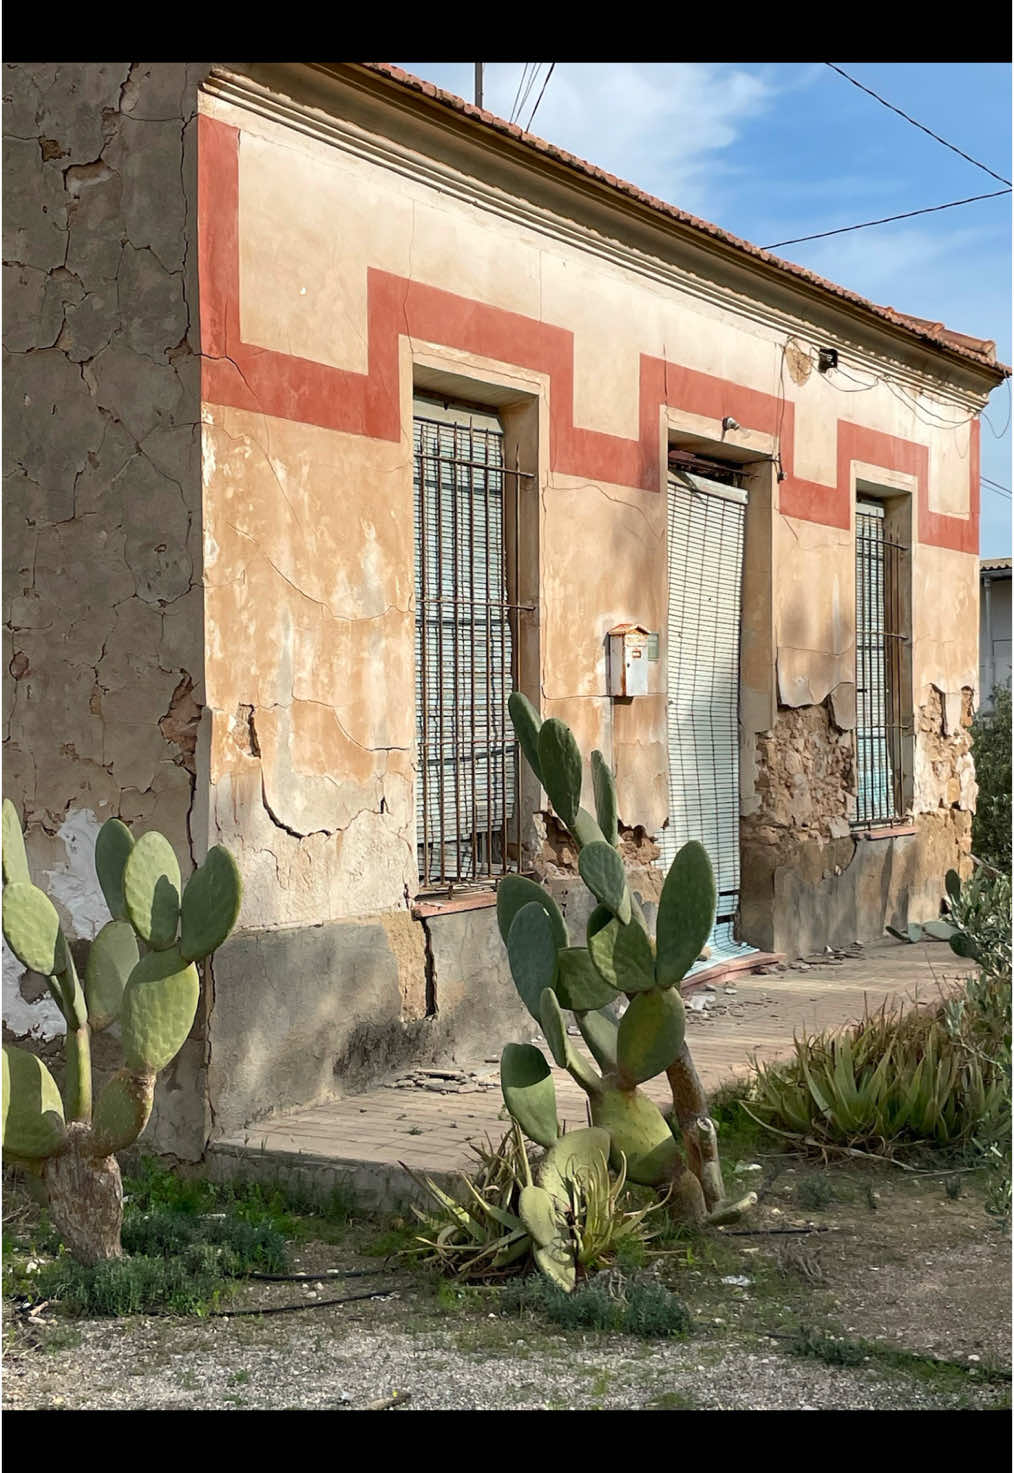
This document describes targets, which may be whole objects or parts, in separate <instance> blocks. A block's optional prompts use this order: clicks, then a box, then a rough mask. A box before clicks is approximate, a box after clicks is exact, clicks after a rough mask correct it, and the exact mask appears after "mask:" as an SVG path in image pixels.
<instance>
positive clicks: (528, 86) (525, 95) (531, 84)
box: [511, 61, 542, 123]
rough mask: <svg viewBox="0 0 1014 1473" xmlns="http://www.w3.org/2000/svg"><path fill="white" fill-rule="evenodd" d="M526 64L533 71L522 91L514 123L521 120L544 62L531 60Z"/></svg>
mask: <svg viewBox="0 0 1014 1473" xmlns="http://www.w3.org/2000/svg"><path fill="white" fill-rule="evenodd" d="M525 65H526V67H531V69H532V70H531V73H530V74H529V77H528V81H527V82H526V83H525V84H524V91H523V92H521V97H520V101H519V102H518V105H517V108H516V109H515V112H514V116H513V118H511V122H512V123H517V122H520V119H521V114H522V113H523V112H524V110H525V106H526V104H527V102H528V96H529V93H530V92H531V90H532V88H533V87H534V86H535V79H536V77H537V76H538V75H539V68H540V67H541V66H542V62H541V61H529V62H526V63H525ZM522 80H524V79H522ZM519 91H520V88H519Z"/></svg>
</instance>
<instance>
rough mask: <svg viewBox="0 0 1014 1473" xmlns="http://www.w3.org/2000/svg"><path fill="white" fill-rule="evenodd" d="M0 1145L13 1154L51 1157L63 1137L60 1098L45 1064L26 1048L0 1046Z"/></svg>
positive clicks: (31, 1158) (32, 1157)
mask: <svg viewBox="0 0 1014 1473" xmlns="http://www.w3.org/2000/svg"><path fill="white" fill-rule="evenodd" d="M2 1094H3V1147H4V1150H5V1151H7V1152H9V1153H10V1154H11V1155H14V1156H23V1157H25V1158H26V1160H37V1159H39V1158H41V1157H44V1156H52V1155H53V1153H54V1152H55V1151H56V1150H57V1149H58V1148H59V1147H60V1146H61V1145H62V1143H63V1141H64V1138H65V1136H66V1133H67V1132H66V1129H65V1126H64V1119H63V1101H62V1100H61V1099H60V1091H59V1090H58V1089H57V1087H56V1080H55V1079H54V1078H53V1076H52V1074H50V1072H49V1070H48V1069H47V1068H46V1066H45V1064H44V1063H43V1062H42V1060H41V1059H40V1058H37V1057H36V1055H35V1054H30V1053H29V1052H28V1050H27V1049H22V1048H15V1047H14V1046H13V1045H12V1044H7V1043H5V1044H4V1046H3V1091H2Z"/></svg>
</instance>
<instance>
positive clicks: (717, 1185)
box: [497, 691, 756, 1262]
mask: <svg viewBox="0 0 1014 1473" xmlns="http://www.w3.org/2000/svg"><path fill="white" fill-rule="evenodd" d="M509 704H510V713H511V718H512V720H513V722H514V727H515V730H516V731H517V734H518V739H519V741H520V744H521V749H522V751H523V752H524V754H525V757H526V759H527V761H528V764H529V766H530V767H531V769H532V771H533V773H534V774H535V776H536V778H537V779H538V781H539V783H540V784H541V786H542V787H543V788H544V789H545V790H546V792H547V793H548V795H549V798H550V801H551V802H552V805H553V808H554V810H555V812H556V814H557V816H558V817H559V819H560V821H561V822H562V823H563V824H564V825H565V826H566V828H567V829H568V830H569V832H570V834H571V836H572V838H573V841H574V843H575V846H576V848H577V850H578V869H579V872H580V875H581V878H582V880H583V881H584V883H585V885H586V886H587V887H588V889H589V890H590V891H591V892H592V894H593V895H594V896H595V899H596V900H597V902H598V904H597V905H596V907H595V909H594V910H593V912H592V914H591V917H590V919H589V921H588V925H587V929H586V932H585V935H584V937H583V938H572V937H571V936H570V934H569V932H568V928H567V924H566V922H565V920H564V917H563V915H562V913H561V911H560V909H559V907H558V906H557V905H556V903H555V901H554V900H553V898H552V896H551V895H550V894H549V893H548V892H547V891H546V890H545V889H544V888H543V887H542V886H541V885H539V884H537V883H536V882H535V881H534V880H530V879H527V878H525V877H524V876H521V875H508V876H506V877H505V878H504V879H503V880H502V881H501V882H500V886H499V889H498V891H497V922H498V925H499V928H500V934H501V936H502V938H503V941H504V944H505V946H506V948H507V956H508V959H509V962H510V968H511V975H512V977H513V979H514V984H515V986H516V987H517V990H518V993H519V995H520V997H521V1000H522V1002H524V1004H525V1006H526V1007H527V1008H528V1011H529V1012H530V1013H531V1015H532V1017H533V1018H534V1019H535V1020H536V1022H537V1023H538V1024H539V1026H540V1028H541V1030H542V1033H543V1036H544V1037H545V1039H546V1042H547V1044H548V1047H549V1051H550V1054H551V1055H552V1058H553V1061H554V1063H556V1064H557V1066H558V1067H560V1068H563V1069H566V1070H567V1071H568V1073H569V1074H570V1075H571V1077H572V1078H573V1079H574V1080H575V1081H576V1082H577V1083H578V1084H579V1085H580V1086H581V1088H582V1089H583V1090H584V1091H585V1093H586V1094H587V1096H588V1105H589V1114H590V1117H591V1122H592V1123H591V1127H590V1128H589V1130H588V1131H585V1132H574V1133H573V1135H570V1136H562V1135H561V1133H560V1126H559V1121H558V1118H557V1108H556V1087H555V1084H554V1082H553V1075H552V1071H551V1068H550V1065H549V1063H548V1062H547V1060H546V1058H545V1056H544V1055H543V1054H542V1052H541V1050H539V1049H538V1048H535V1047H534V1046H533V1045H531V1044H517V1043H509V1044H508V1045H507V1046H506V1048H505V1049H504V1051H503V1055H502V1058H501V1061H500V1080H501V1087H502V1089H503V1096H504V1101H505V1103H506V1105H507V1109H508V1111H509V1112H510V1114H511V1116H512V1118H513V1119H514V1120H515V1121H516V1122H517V1124H518V1125H519V1126H520V1127H521V1129H522V1130H523V1131H524V1133H525V1134H526V1135H527V1136H528V1137H529V1138H530V1139H531V1140H533V1141H535V1142H536V1143H537V1144H538V1145H540V1146H542V1147H544V1148H545V1150H546V1151H547V1152H548V1153H549V1155H550V1156H552V1154H553V1152H554V1151H557V1150H558V1149H559V1150H562V1149H563V1148H564V1143H565V1142H567V1141H575V1140H576V1138H577V1137H578V1136H581V1135H584V1136H586V1137H587V1138H588V1139H589V1140H592V1139H594V1140H595V1141H596V1142H601V1143H602V1145H603V1151H604V1154H605V1155H607V1156H608V1160H609V1164H610V1165H611V1166H612V1168H613V1169H614V1171H618V1170H620V1169H621V1168H622V1170H623V1171H624V1172H625V1173H626V1174H627V1175H628V1176H629V1178H630V1180H631V1181H632V1182H637V1183H639V1184H642V1185H645V1186H652V1187H656V1188H660V1189H662V1190H663V1191H665V1192H666V1195H667V1198H668V1201H669V1210H670V1212H671V1213H672V1214H673V1215H674V1216H675V1217H677V1218H679V1219H681V1220H687V1221H691V1222H694V1223H702V1222H709V1223H716V1224H717V1223H722V1222H730V1221H734V1220H735V1219H737V1218H738V1217H739V1216H740V1215H741V1214H742V1213H743V1212H744V1211H745V1210H746V1209H747V1208H748V1207H750V1206H752V1205H753V1203H754V1202H755V1201H756V1196H755V1195H754V1194H753V1193H750V1194H748V1195H747V1196H746V1197H744V1198H741V1199H740V1200H739V1201H737V1202H727V1201H725V1200H724V1196H725V1194H724V1186H723V1182H722V1172H721V1166H720V1163H719V1159H718V1147H717V1135H716V1130H715V1125H714V1122H713V1121H712V1120H711V1119H710V1117H709V1115H708V1109H707V1099H706V1096H705V1094H704V1091H703V1089H702V1087H701V1083H700V1080H699V1078H698V1076H697V1072H696V1070H695V1069H694V1065H693V1060H692V1059H691V1056H690V1050H689V1048H688V1047H687V1043H686V1037H685V1033H686V1017H685V1013H684V1009H683V1001H682V998H681V996H680V990H679V984H680V982H681V981H682V979H683V977H684V976H685V975H686V973H687V972H688V971H689V969H690V967H691V966H692V965H693V964H694V962H695V961H696V959H697V957H698V956H699V955H700V952H701V948H702V947H703V946H704V944H705V942H706V941H707V939H708V936H709V935H710V933H711V927H712V924H713V921H714V916H715V899H716V897H715V882H714V876H713V874H712V870H711V865H710V862H709V860H708V857H707V854H706V853H705V851H704V849H703V848H702V846H701V845H700V844H697V843H689V844H686V845H685V846H684V847H683V848H682V849H681V850H680V852H679V853H678V854H677V856H676V858H675V860H674V861H673V864H672V867H671V868H670V870H669V873H668V875H667V876H666V879H665V883H664V885H663V887H662V894H661V898H660V900H659V907H658V923H657V927H656V936H655V937H654V938H652V936H651V935H650V933H649V930H648V926H647V923H646V921H645V917H644V914H643V912H642V910H641V907H640V905H639V904H638V902H637V899H636V897H635V896H634V895H633V894H632V893H631V891H630V887H629V885H628V883H627V877H626V870H625V868H624V864H623V860H622V857H621V855H620V853H619V831H618V820H617V813H618V809H617V800H616V789H615V785H614V783H613V777H612V773H611V772H610V770H609V768H608V766H607V764H606V763H605V761H604V760H603V758H602V755H601V753H599V752H593V753H592V756H591V774H592V787H593V791H594V795H595V816H594V817H593V816H592V815H591V814H590V813H588V812H587V811H586V810H585V809H584V808H582V807H581V805H580V796H581V777H582V770H583V762H582V757H581V752H580V749H579V747H578V745H577V742H576V741H575V739H574V735H573V733H572V732H571V730H570V728H569V727H568V726H567V725H566V724H565V723H564V722H562V721H559V720H556V719H555V718H553V719H550V720H548V721H543V720H542V719H541V718H540V717H539V715H538V713H537V712H536V711H535V710H534V708H533V707H532V705H531V703H530V702H529V701H528V700H527V699H526V698H525V697H524V696H523V695H521V694H520V693H519V692H517V691H515V692H514V694H513V695H512V696H511V698H510V703H509ZM580 940H583V942H584V944H583V945H581V944H579V941H580ZM621 997H625V998H626V999H627V1003H628V1006H627V1008H626V1011H625V1012H624V1014H623V1017H622V1019H621V1020H620V1021H619V1022H617V1021H616V1019H615V1017H614V1016H613V1011H612V1007H613V1004H615V1003H616V1002H617V1001H618V1000H619V999H620V998H621ZM568 1011H569V1012H571V1013H573V1015H574V1018H575V1020H576V1023H577V1027H578V1030H579V1032H580V1034H581V1036H582V1038H583V1040H584V1042H585V1044H586V1046H587V1048H588V1051H589V1053H590V1054H591V1060H590V1059H589V1058H588V1057H587V1056H586V1055H585V1054H584V1053H582V1052H581V1050H580V1049H578V1048H577V1047H575V1046H574V1045H573V1044H572V1042H571V1039H570V1036H569V1034H568V1030H567V1025H566V1020H565V1013H566V1012H568ZM592 1060H594V1063H593V1062H592ZM662 1073H664V1074H666V1076H667V1078H668V1082H669V1086H670V1088H671V1091H672V1098H673V1113H672V1116H671V1120H670V1118H668V1117H667V1116H665V1115H663V1113H662V1111H661V1110H660V1109H659V1107H658V1106H657V1105H656V1104H655V1103H654V1101H653V1100H651V1099H650V1098H649V1097H648V1096H647V1095H645V1094H644V1093H643V1092H642V1091H641V1090H640V1089H639V1088H638V1086H639V1085H641V1084H643V1083H645V1082H646V1081H647V1080H650V1079H652V1078H654V1077H655V1076H656V1075H658V1074H662ZM540 1191H541V1192H542V1195H541V1196H540V1195H538V1194H539V1192H540ZM526 1207H527V1208H528V1209H529V1211H530V1215H531V1224H530V1230H531V1231H532V1234H533V1236H536V1229H537V1230H538V1233H540V1234H541V1236H542V1238H543V1239H545V1243H544V1245H543V1246H542V1252H543V1255H544V1258H545V1259H546V1261H547V1262H548V1261H549V1260H550V1258H551V1256H552V1249H551V1247H550V1243H551V1241H552V1238H551V1233H550V1227H549V1222H550V1204H549V1203H548V1202H547V1201H546V1186H545V1183H543V1184H541V1185H540V1186H536V1187H535V1188H533V1192H532V1193H531V1194H529V1196H528V1198H527V1199H526V1203H525V1204H522V1214H521V1215H522V1217H523V1218H525V1217H526V1212H525V1208H526ZM554 1210H556V1209H554ZM536 1214H538V1216H537V1215H536ZM558 1217H559V1213H558V1211H557V1219H558ZM526 1225H529V1223H528V1220H527V1218H526Z"/></svg>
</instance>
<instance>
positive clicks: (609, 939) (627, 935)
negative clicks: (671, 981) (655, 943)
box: [588, 912, 655, 993]
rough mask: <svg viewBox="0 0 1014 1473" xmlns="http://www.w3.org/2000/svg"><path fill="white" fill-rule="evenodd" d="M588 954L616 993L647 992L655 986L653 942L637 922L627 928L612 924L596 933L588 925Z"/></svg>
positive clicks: (617, 923)
mask: <svg viewBox="0 0 1014 1473" xmlns="http://www.w3.org/2000/svg"><path fill="white" fill-rule="evenodd" d="M592 914H593V916H594V912H593V913H592ZM588 953H589V955H590V957H591V959H592V961H593V962H594V963H595V966H596V968H597V970H598V971H599V972H600V973H601V974H602V976H603V977H604V978H605V980H606V981H607V982H608V983H609V985H610V987H615V988H616V990H617V992H627V993H630V992H646V991H647V990H648V988H649V987H654V986H655V969H654V968H655V959H654V957H653V956H652V954H651V942H650V941H649V940H648V935H647V932H646V931H645V929H644V927H643V926H641V925H640V924H639V922H637V921H631V922H630V924H629V925H626V926H624V925H622V924H621V923H620V922H619V921H610V922H609V924H608V926H603V928H602V929H601V930H600V931H595V932H594V933H592V931H591V927H590V925H589V930H588Z"/></svg>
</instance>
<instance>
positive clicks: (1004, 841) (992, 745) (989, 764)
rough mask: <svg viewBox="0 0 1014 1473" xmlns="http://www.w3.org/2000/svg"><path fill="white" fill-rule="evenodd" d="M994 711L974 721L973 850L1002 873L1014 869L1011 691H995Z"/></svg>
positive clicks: (1007, 688) (1005, 688) (1006, 688)
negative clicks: (1013, 841)
mask: <svg viewBox="0 0 1014 1473" xmlns="http://www.w3.org/2000/svg"><path fill="white" fill-rule="evenodd" d="M992 706H993V709H992V711H978V712H976V715H975V717H974V719H973V721H972V757H973V759H974V761H975V779H976V782H977V783H978V785H979V796H978V798H977V800H976V804H975V816H974V818H973V819H972V849H973V852H974V853H975V854H976V855H978V857H979V858H980V859H984V860H985V861H986V863H987V864H992V865H995V866H996V868H997V869H999V870H1007V871H1009V870H1010V867H1011V690H1010V686H1004V685H1000V686H997V687H996V688H995V689H994V691H993V700H992Z"/></svg>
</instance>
